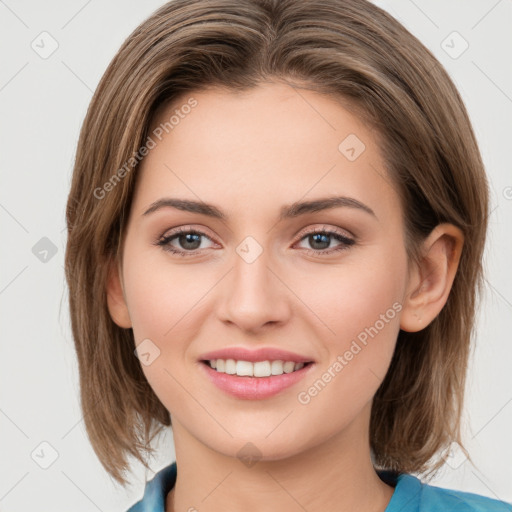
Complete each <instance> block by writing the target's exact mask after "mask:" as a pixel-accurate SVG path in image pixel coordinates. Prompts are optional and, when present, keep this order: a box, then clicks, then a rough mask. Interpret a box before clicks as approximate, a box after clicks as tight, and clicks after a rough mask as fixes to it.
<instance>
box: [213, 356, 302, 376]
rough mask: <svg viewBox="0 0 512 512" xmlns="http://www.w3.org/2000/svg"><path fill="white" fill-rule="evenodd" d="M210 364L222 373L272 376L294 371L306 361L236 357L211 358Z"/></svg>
mask: <svg viewBox="0 0 512 512" xmlns="http://www.w3.org/2000/svg"><path fill="white" fill-rule="evenodd" d="M209 363H210V366H211V367H212V368H213V369H215V370H217V371H218V372H221V373H227V374H229V375H238V376H240V377H244V376H248V377H270V376H271V375H282V374H283V373H292V372H294V371H297V370H300V369H301V368H303V367H304V363H295V362H293V361H280V360H277V361H257V362H255V363H252V362H250V361H235V360H234V359H211V360H210V361H209Z"/></svg>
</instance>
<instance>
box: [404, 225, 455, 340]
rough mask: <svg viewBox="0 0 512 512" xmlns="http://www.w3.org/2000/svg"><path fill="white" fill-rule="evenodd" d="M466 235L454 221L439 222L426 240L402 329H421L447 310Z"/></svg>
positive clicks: (411, 288) (410, 288)
mask: <svg viewBox="0 0 512 512" xmlns="http://www.w3.org/2000/svg"><path fill="white" fill-rule="evenodd" d="M463 244H464V235H463V233H462V231H461V230H460V229H459V228H457V227H456V226H454V225H453V224H446V223H445V224H439V225H438V226H436V227H435V228H434V230H433V231H432V233H430V235H429V236H428V237H427V238H426V239H425V241H424V242H423V247H422V251H423V257H422V259H421V262H420V264H419V266H417V267H416V268H415V269H414V271H413V272H412V273H411V276H410V278H409V287H408V290H407V293H406V296H405V299H404V301H403V309H402V314H401V317H400V328H401V329H402V330H404V331H408V332H417V331H420V330H422V329H424V328H425V327H427V325H428V324H430V323H431V322H432V320H434V318H436V316H437V315H438V314H439V312H440V311H441V310H442V309H443V307H444V305H445V304H446V301H447V300H448V296H449V294H450V290H451V288H452V284H453V280H454V279H455V274H456V272H457V268H458V266H459V261H460V256H461V253H462V247H463Z"/></svg>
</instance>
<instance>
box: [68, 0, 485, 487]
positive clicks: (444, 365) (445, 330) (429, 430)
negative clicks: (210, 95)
mask: <svg viewBox="0 0 512 512" xmlns="http://www.w3.org/2000/svg"><path fill="white" fill-rule="evenodd" d="M268 81H286V82H287V83H288V84H290V85H291V86H293V87H302V88H307V89H310V90H312V91H316V92H318V93H322V94H329V95H332V97H333V98H338V99H339V100H340V101H341V102H344V104H345V105H349V106H350V108H352V109H354V111H355V112H357V113H358V115H359V116H364V117H365V119H366V120H367V121H368V122H369V123H371V125H372V126H373V127H374V128H375V130H376V133H377V134H378V135H379V144H380V149H381V153H382V155H383V158H384V160H385V164H386V170H387V172H388V173H389V176H390V179H391V180H392V183H393V184H394V186H395V187H396V190H397V191H398V194H399V197H400V201H401V206H402V210H403V219H404V226H405V228H404V229H405V240H406V250H407V254H408V256H409V258H410V260H409V261H415V262H418V261H419V260H418V258H419V248H420V243H421V241H422V240H423V239H424V238H425V237H426V236H427V235H428V234H429V233H430V232H431V231H432V229H433V228H434V227H435V226H436V225H437V224H439V223H442V222H448V223H452V224H454V225H456V226H457V227H459V228H460V229H461V230H462V232H463V234H464V239H465V242H464V247H463V251H462V255H461V259H460V262H459V267H458V270H457V273H456V276H455V280H454V282H453V286H452V289H451V292H450V295H449V297H448V300H447V302H446V304H445V306H444V307H443V309H442V310H441V312H440V313H439V315H438V316H437V317H436V318H435V319H434V320H433V321H432V322H431V323H430V324H429V325H428V326H427V327H425V328H424V329H423V330H421V331H419V332H414V333H412V332H405V331H402V330H401V331H400V332H399V335H398V339H397V344H396V349H395V352H394V355H393V358H392V361H391V365H390V367H389V371H388V373H387V375H386V377H385V379H384V381H383V382H382V384H381V386H380V387H379V389H378V391H377V393H376V395H375V397H374V400H373V406H372V412H371V421H370V444H371V450H372V455H373V458H374V464H375V466H376V468H382V469H389V470H394V471H398V472H417V473H425V472H428V474H432V473H435V472H436V471H437V470H438V469H439V468H440V467H441V465H442V464H443V462H444V460H443V458H442V457H441V456H439V454H440V452H441V451H442V450H444V449H446V448H447V447H448V446H449V445H450V444H451V443H452V442H457V443H458V444H459V445H460V446H461V447H462V449H463V450H464V453H465V454H466V456H468V454H467V452H466V450H465V449H464V448H463V443H462V440H461V433H460V430H461V413H462V408H463V400H464V388H465V380H466V367H467V363H468V358H469V355H470V353H471V338H472V336H473V334H474V332H473V331H474V320H475V314H476V306H477V299H479V294H481V292H482V285H483V283H482V281H483V276H482V253H483V249H484V244H485V237H486V230H487V216H488V208H489V206H488V183H487V179H486V176H485V170H484V167H483V164H482V160H481V156H480V153H479V150H478V146H477V142H476V140H475V136H474V133H473V130H472V127H471V123H470V120H469V118H468V114H467V112H466V109H465V107H464V104H463V101H462V100H461V97H460V95H459V94H458V92H457V90H456V88H455V86H454V84H453V83H452V81H451V80H450V78H449V76H448V74H447V72H446V71H445V70H444V68H443V67H442V66H441V64H440V63H439V62H438V61H437V60H436V58H435V57H434V56H433V55H432V53H431V52H430V51H429V50H428V49H426V48H425V47H424V46H423V45H422V44H421V43H420V41H418V39H416V38H415V37H414V36H413V35H412V34H411V33H409V32H408V31H407V30H406V29H405V28H404V27H403V26H402V25H401V24H400V23H399V22H398V21H396V20H395V19H394V18H393V17H392V16H390V15H389V14H387V13H386V12H385V11H383V10H381V9H380V8H378V7H376V6H375V5H373V4H371V3H370V2H368V1H366V0H300V1H295V0H174V1H171V2H169V3H167V4H165V5H163V6H162V7H161V8H159V9H158V10H157V11H156V12H155V13H154V14H152V15H151V16H150V17H149V18H147V19H146V20H145V21H144V22H143V23H142V24H141V25H140V26H139V27H137V28H136V29H135V30H134V31H133V33H132V34H131V35H130V36H129V37H128V38H127V39H126V41H125V42H124V43H123V45H122V46H121V48H120V49H119V51H118V53H117V54H116V55H115V57H114V58H113V60H112V62H111V63H110V65H109V66H108V68H107V70H106V72H105V74H104V75H103V77H102V79H101V81H100V83H99V85H98V87H97V89H96V91H95V94H94V96H93V98H92V101H91V103H90V106H89V109H88V111H87V114H86V117H85V120H84V122H83V125H82V129H81V132H80V138H79V142H78V147H77V151H76V160H75V164H74V170H73V176H72V183H71V188H70V193H69V198H68V202H67V211H66V215H67V227H68V239H67V247H66V255H65V270H66V279H67V283H68V286H69V292H70V293H69V306H70V314H71V325H72V333H73V337H74V342H75V346H76V351H77V357H78V364H79V372H80V393H81V407H82V409H83V413H84V422H85V426H86V430H87V434H88V436H89V439H90V441H91V443H92V446H93V449H94V450H95V452H96V454H97V455H98V457H99V459H100V461H101V463H102V465H103V466H104V468H105V469H106V470H107V471H108V473H109V474H110V475H111V476H113V477H114V478H115V479H116V480H117V481H118V482H120V483H121V484H122V485H126V483H127V482H128V481H127V480H126V479H125V478H124V477H123V472H124V471H126V469H129V468H130V465H129V463H128V455H131V456H133V457H135V458H136V459H137V460H139V461H140V462H141V463H143V464H144V466H145V467H146V468H149V466H148V465H147V462H146V460H145V457H144V455H145V454H151V453H153V452H154V449H153V448H152V447H151V446H150V443H151V441H152V439H153V437H154V435H155V434H157V433H159V432H161V431H162V429H163V428H164V427H165V426H169V425H171V418H170V414H169V412H168V411H167V410H166V409H165V407H164V406H163V404H162V403H161V402H160V400H159V399H158V398H157V396H156V395H155V393H154V392H153V390H152V389H151V387H150V385H149V384H148V382H147V380H146V378H145V376H144V374H143V372H142V369H141V366H140V362H139V360H138V358H137V357H136V356H135V355H134V346H135V345H134V337H133V332H132V330H131V329H123V328H120V327H118V326H117V325H116V324H115V323H114V322H113V320H112V318H111V317H110V314H109V311H108V308H107V298H106V283H107V277H108V267H109V264H110V263H111V262H118V261H119V257H120V254H121V248H122V244H123V237H124V231H125V226H126V220H127V217H128V213H129V210H130V206H131V201H132V196H133V190H134V184H135V180H136V175H137V167H138V162H139V160H140V158H141V155H140V153H141V148H142V147H144V145H145V143H146V141H147V140H148V139H147V137H148V135H149V127H150V126H151V122H152V119H153V116H154V114H155V112H156V110H157V108H159V107H162V106H165V105H168V104H169V103H170V102H172V101H173V100H175V99H176V98H178V97H186V95H187V94H192V93H193V92H194V91H199V90H201V89H202V88H203V89H204V88H207V87H209V86H219V87H224V88H226V89H228V90H233V91H236V90H247V89H250V88H252V87H254V86H257V85H258V84H259V83H263V82H268ZM184 95H185V96H184Z"/></svg>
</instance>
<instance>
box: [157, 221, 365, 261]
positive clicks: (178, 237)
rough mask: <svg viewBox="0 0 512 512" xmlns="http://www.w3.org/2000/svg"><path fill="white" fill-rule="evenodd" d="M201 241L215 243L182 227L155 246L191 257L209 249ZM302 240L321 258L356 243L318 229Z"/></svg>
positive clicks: (161, 239)
mask: <svg viewBox="0 0 512 512" xmlns="http://www.w3.org/2000/svg"><path fill="white" fill-rule="evenodd" d="M201 239H207V240H209V241H210V242H213V241H212V239H211V238H210V237H209V236H208V235H207V234H206V233H204V232H203V231H201V230H198V229H191V228H183V227H180V228H177V229H176V230H174V231H171V233H169V234H167V235H165V236H162V237H160V238H159V239H158V240H157V241H156V242H155V245H158V246H160V247H162V248H163V250H164V251H167V252H170V253H172V254H176V255H178V256H184V257H191V256H195V255H197V254H198V253H200V252H202V250H203V249H207V248H208V247H204V245H203V243H202V242H203V240H201ZM302 240H306V241H307V243H309V244H310V245H311V246H312V247H313V249H307V248H303V249H304V250H305V251H306V252H307V253H308V254H313V255H321V256H324V255H328V254H332V253H335V252H339V251H343V250H346V249H348V248H349V247H350V246H351V245H354V244H355V243H356V241H355V240H354V239H352V238H349V237H348V236H346V235H345V234H344V233H342V232H340V231H337V230H326V229H316V230H312V231H309V232H306V233H305V234H304V233H303V234H302V237H301V238H300V239H299V242H302ZM333 241H335V242H337V243H338V245H337V246H335V247H329V246H330V245H331V242H333ZM326 249H327V250H326Z"/></svg>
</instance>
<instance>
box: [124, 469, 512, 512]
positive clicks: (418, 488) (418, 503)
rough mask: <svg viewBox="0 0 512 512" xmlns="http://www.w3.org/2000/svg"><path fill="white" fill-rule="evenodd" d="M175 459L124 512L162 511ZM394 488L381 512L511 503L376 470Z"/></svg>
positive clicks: (486, 509) (511, 507)
mask: <svg viewBox="0 0 512 512" xmlns="http://www.w3.org/2000/svg"><path fill="white" fill-rule="evenodd" d="M176 471H177V470H176V462H173V463H172V464H170V465H169V466H167V467H165V468H163V469H162V470H161V471H159V472H158V473H156V474H155V476H154V477H153V479H152V480H150V481H149V482H147V483H146V488H145V490H144V496H143V498H142V499H141V500H140V501H138V502H137V503H135V505H133V506H132V507H130V509H128V510H127V512H165V499H166V496H167V493H168V492H169V491H170V490H171V489H172V488H173V487H174V484H175V482H176ZM377 474H378V475H379V477H380V479H381V480H383V481H384V482H386V483H387V484H389V485H391V486H393V487H394V488H395V491H394V493H393V496H392V497H391V500H390V502H389V504H388V506H387V507H386V510H385V512H512V504H511V503H507V502H504V501H499V500H495V499H492V498H487V497H485V496H480V495H478V494H473V493H468V492H462V491H454V490H449V489H442V488H440V487H434V486H431V485H428V484H424V483H423V482H421V481H420V480H419V479H418V478H416V477H415V476H413V475H410V474H408V473H401V474H397V473H394V472H391V471H377Z"/></svg>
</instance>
